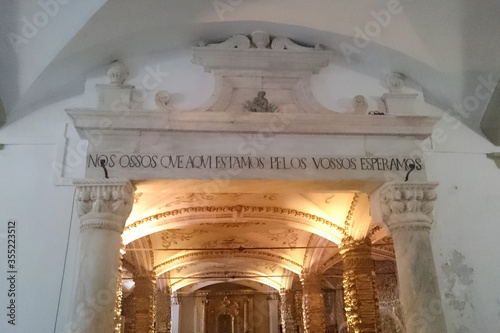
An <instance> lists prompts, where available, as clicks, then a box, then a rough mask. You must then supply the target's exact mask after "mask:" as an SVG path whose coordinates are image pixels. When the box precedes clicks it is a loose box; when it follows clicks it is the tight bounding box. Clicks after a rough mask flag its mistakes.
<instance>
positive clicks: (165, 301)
mask: <svg viewBox="0 0 500 333" xmlns="http://www.w3.org/2000/svg"><path fill="white" fill-rule="evenodd" d="M170 302H171V301H170V288H169V287H166V288H165V290H158V292H157V293H156V332H158V333H170V332H171V329H170V317H171V313H170V311H171V308H170V304H171V303H170Z"/></svg>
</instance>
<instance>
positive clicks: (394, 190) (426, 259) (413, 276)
mask: <svg viewBox="0 0 500 333" xmlns="http://www.w3.org/2000/svg"><path fill="white" fill-rule="evenodd" d="M436 186H437V183H412V182H397V183H396V182H394V183H386V184H384V185H383V186H382V187H381V188H379V189H378V190H377V191H376V192H374V193H373V194H372V196H371V197H370V201H371V211H372V217H373V219H374V220H375V222H377V223H379V224H381V225H384V226H385V227H386V228H387V229H388V230H389V233H390V234H391V236H392V238H393V241H394V250H395V252H396V263H397V270H398V280H399V292H400V298H401V304H402V307H403V313H404V319H405V325H406V330H407V332H408V333H416V332H419V333H420V332H426V333H430V332H432V333H434V332H435V333H441V332H447V330H446V324H445V318H444V315H443V310H442V303H441V297H440V292H439V286H438V281H437V276H436V266H435V263H434V256H433V254H432V247H431V240H430V229H431V224H432V222H433V214H432V212H433V209H434V201H435V200H436V193H435V191H434V189H435V188H436Z"/></svg>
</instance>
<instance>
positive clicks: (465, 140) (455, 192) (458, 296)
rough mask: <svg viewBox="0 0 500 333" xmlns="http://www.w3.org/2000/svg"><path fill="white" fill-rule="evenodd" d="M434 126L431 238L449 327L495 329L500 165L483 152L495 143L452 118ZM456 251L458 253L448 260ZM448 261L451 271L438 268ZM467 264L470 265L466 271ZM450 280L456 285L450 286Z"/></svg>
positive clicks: (499, 291) (429, 158)
mask: <svg viewBox="0 0 500 333" xmlns="http://www.w3.org/2000/svg"><path fill="white" fill-rule="evenodd" d="M446 119H448V120H447V121H446V120H441V121H440V122H439V123H438V124H437V125H436V126H435V129H436V133H439V135H435V136H434V140H433V141H434V147H433V149H431V150H429V152H428V153H426V154H424V156H425V160H426V165H427V171H428V175H429V177H430V179H431V180H435V181H438V182H439V183H440V185H439V187H438V188H437V193H438V200H437V203H436V206H435V218H436V222H435V224H434V229H433V231H432V243H433V249H434V256H435V260H436V266H437V267H436V268H437V273H438V277H439V284H440V288H441V290H442V297H443V295H444V294H445V293H448V292H450V291H451V294H452V295H453V297H454V299H455V300H457V301H464V304H463V309H461V306H455V307H454V306H453V305H452V304H451V303H450V301H451V300H452V298H450V296H448V297H443V301H444V304H445V311H446V318H447V325H448V330H449V332H497V331H498V325H499V323H500V285H499V284H498V281H499V280H500V268H499V266H498V264H497V263H498V253H499V250H500V244H499V241H498V235H500V224H499V223H498V218H499V216H500V205H499V204H498V193H499V191H498V184H500V170H499V169H498V168H497V167H496V166H495V163H494V162H493V160H490V159H488V158H487V157H486V153H489V152H493V151H498V148H497V147H494V146H493V145H491V144H489V143H488V142H487V141H486V140H485V139H483V138H481V137H480V136H479V135H477V134H476V133H474V132H472V131H471V130H469V129H468V128H466V127H464V126H463V125H459V126H458V122H457V121H456V119H451V118H446ZM454 251H457V252H458V253H460V254H461V255H462V256H463V258H462V259H460V260H453V259H452V258H453V253H454ZM446 265H450V266H451V268H452V271H454V272H455V274H456V275H455V274H449V273H448V274H447V272H446V271H445V270H444V269H443V266H444V267H445V268H446ZM469 268H472V269H473V272H472V273H471V274H470V276H468V275H467V272H469ZM466 277H469V278H466ZM452 281H454V283H455V285H454V286H453V288H451V289H450V287H451V286H452V283H453V282H452Z"/></svg>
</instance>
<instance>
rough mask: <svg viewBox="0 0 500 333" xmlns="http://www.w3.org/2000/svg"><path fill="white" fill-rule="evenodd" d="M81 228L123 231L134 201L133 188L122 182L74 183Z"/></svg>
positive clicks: (106, 180)
mask: <svg viewBox="0 0 500 333" xmlns="http://www.w3.org/2000/svg"><path fill="white" fill-rule="evenodd" d="M74 185H75V186H76V188H77V189H78V194H77V199H76V200H77V212H78V216H79V217H80V221H81V229H82V230H83V229H86V228H97V229H109V230H113V231H117V232H120V233H121V232H122V231H123V227H124V225H125V220H126V219H127V217H128V215H129V214H130V211H131V210H132V205H133V200H134V187H133V186H132V184H131V183H130V182H129V181H128V180H124V179H80V180H75V181H74Z"/></svg>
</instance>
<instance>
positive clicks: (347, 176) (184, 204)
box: [68, 36, 446, 333]
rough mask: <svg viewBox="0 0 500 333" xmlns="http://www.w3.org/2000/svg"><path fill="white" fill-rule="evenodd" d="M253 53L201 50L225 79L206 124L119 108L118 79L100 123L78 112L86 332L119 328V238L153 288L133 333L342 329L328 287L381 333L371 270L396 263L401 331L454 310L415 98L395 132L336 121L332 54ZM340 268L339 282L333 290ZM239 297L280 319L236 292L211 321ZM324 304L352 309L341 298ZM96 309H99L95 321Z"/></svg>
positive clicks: (393, 101)
mask: <svg viewBox="0 0 500 333" xmlns="http://www.w3.org/2000/svg"><path fill="white" fill-rule="evenodd" d="M261 37H262V36H261ZM245 38H247V39H248V37H245V36H239V37H236V38H232V39H231V40H229V41H227V42H225V43H223V45H222V46H214V47H200V48H195V50H194V61H195V62H196V63H199V64H201V65H203V66H204V67H205V69H206V70H212V71H213V72H214V73H215V75H216V90H215V93H214V96H213V98H212V99H211V101H210V105H209V106H207V107H206V108H205V109H204V110H203V111H199V110H198V111H190V112H180V111H175V110H171V109H169V108H168V107H166V108H163V109H162V110H155V111H151V110H131V109H128V108H126V109H125V110H123V109H120V110H115V109H113V105H114V104H113V103H114V101H116V99H117V98H118V99H119V100H120V101H123V98H122V97H123V96H130V92H131V89H132V88H131V87H130V86H126V85H124V84H123V80H122V79H120V78H121V77H122V76H121V74H123V73H120V71H123V68H122V67H121V66H117V64H114V65H113V67H112V69H113V70H112V71H111V74H112V75H110V77H111V79H112V83H111V84H109V85H107V86H106V85H102V86H101V87H100V89H101V95H102V96H101V99H100V101H101V105H100V107H99V109H97V110H95V109H88V110H82V109H75V110H70V111H68V113H69V114H70V116H71V117H72V118H73V121H74V123H75V127H76V128H77V130H78V131H79V132H80V134H81V135H82V137H83V138H86V139H88V140H89V141H90V146H89V151H88V155H87V169H86V177H87V178H86V179H83V180H80V181H76V182H75V185H76V186H77V188H78V190H79V196H78V214H79V216H80V219H81V223H82V224H81V225H82V228H81V252H80V253H81V257H80V265H79V270H80V275H79V278H80V280H81V281H80V283H79V284H78V288H77V291H76V295H77V296H76V302H75V309H74V313H75V314H74V321H75V322H76V323H77V325H78V326H79V327H81V328H82V329H83V330H84V331H99V330H100V331H102V330H103V328H104V329H105V330H107V331H111V330H112V329H113V326H114V319H113V316H114V315H117V312H115V311H114V309H115V305H116V302H115V297H114V295H115V290H116V286H117V281H118V280H119V279H118V277H117V276H118V269H119V266H120V257H119V249H120V238H121V237H122V238H123V243H124V245H125V252H126V253H125V255H124V257H123V266H124V268H125V269H126V271H127V274H128V276H131V277H132V279H133V280H134V282H135V287H134V288H136V290H141V293H140V294H139V293H136V295H134V297H135V301H134V302H132V303H133V305H134V306H135V308H133V310H131V311H129V312H130V313H131V314H132V315H133V316H135V317H134V318H135V319H134V321H133V323H131V325H133V326H134V327H135V328H134V329H135V331H136V332H145V331H152V330H154V329H155V328H154V327H155V326H156V330H157V331H158V332H169V331H171V332H176V333H184V332H193V331H194V332H199V333H208V332H210V331H209V329H211V330H213V327H214V325H215V327H216V329H217V330H220V329H222V330H227V329H228V326H227V325H228V323H229V317H228V316H230V317H231V325H232V326H231V327H232V328H231V329H232V330H233V331H234V332H235V333H256V332H270V333H275V332H276V333H277V332H278V329H279V326H280V321H281V327H282V330H283V331H284V332H287V333H288V332H294V331H296V330H297V326H298V327H299V331H301V332H302V331H303V332H308V333H313V332H314V333H317V332H323V331H325V330H327V329H332V327H335V325H337V329H339V328H340V326H342V325H343V324H344V322H343V321H342V318H339V317H338V316H337V315H336V313H337V312H335V310H334V311H333V312H332V313H333V317H332V318H329V319H328V320H327V318H326V316H325V296H324V289H325V288H324V287H325V286H330V287H331V289H333V290H336V289H339V288H338V287H336V285H337V286H338V284H339V283H338V281H339V279H340V278H341V279H342V290H343V294H344V296H343V298H342V302H343V307H344V308H345V310H346V317H347V318H346V323H347V326H348V327H349V330H350V331H353V332H354V331H356V330H358V331H363V332H377V331H380V317H379V315H378V303H377V301H376V299H375V289H376V288H375V285H376V280H375V279H374V275H373V273H374V271H375V270H376V266H377V265H376V264H375V263H374V259H375V260H379V261H381V260H383V259H384V260H392V261H394V259H396V261H397V269H398V277H399V283H400V291H401V302H402V305H403V310H404V311H403V316H402V317H403V319H404V321H405V323H406V325H407V327H406V329H407V331H408V332H418V329H419V327H416V326H415V325H416V324H415V323H418V322H419V321H418V320H415V318H416V319H419V318H421V316H423V315H424V314H422V311H424V312H425V311H426V309H428V308H429V307H434V306H435V305H436V304H440V300H439V299H440V298H439V290H438V286H437V281H436V275H435V268H434V263H433V257H432V250H431V248H430V241H429V237H428V232H429V229H430V224H431V223H432V209H433V203H434V201H435V199H436V197H435V194H434V191H433V189H434V187H435V186H436V184H434V183H428V182H427V181H426V175H425V166H424V163H423V160H422V158H421V154H420V152H419V151H418V150H416V149H414V147H415V145H414V143H415V141H418V140H422V139H424V138H425V137H427V136H428V135H430V133H431V130H432V126H433V124H434V122H435V121H436V120H435V119H432V118H429V117H423V116H414V115H408V114H407V112H409V110H411V108H412V107H411V106H410V104H411V103H409V104H408V101H410V102H411V98H412V96H406V95H405V94H402V93H401V92H397V91H394V92H393V93H391V94H387V96H385V98H386V100H387V101H388V102H387V103H388V104H387V105H388V106H389V105H390V106H391V108H388V110H389V114H385V115H383V117H382V116H380V115H377V114H375V115H374V114H338V113H334V112H333V111H330V110H326V109H325V108H324V107H321V106H320V105H318V103H317V102H315V101H314V99H313V98H312V94H310V86H309V81H308V79H309V77H310V75H311V74H312V73H314V72H317V71H318V70H319V68H321V67H322V66H325V64H326V63H327V62H328V59H329V53H328V52H326V51H320V50H317V49H310V48H304V47H299V46H294V44H293V43H292V42H291V41H290V40H288V39H280V40H279V41H280V42H282V43H283V45H284V46H283V47H282V48H280V47H279V45H281V44H279V45H278V44H277V45H278V46H276V45H275V44H274V43H272V44H271V45H275V46H273V47H271V48H267V47H264V48H263V49H262V50H258V48H257V49H255V48H254V49H249V48H250V46H248V45H250V44H248V43H250V42H249V41H248V43H246V42H245ZM247 44H248V45H247ZM254 44H256V43H254ZM256 45H257V44H256ZM266 45H267V44H266ZM226 46H229V47H228V48H226ZM248 66H250V67H251V68H249V67H248ZM400 84H401V82H396V83H395V84H394V86H395V87H398V86H400ZM261 91H266V92H267V94H266V95H263V94H261V93H260V92H261ZM254 95H255V96H258V97H255V98H262V97H263V96H266V98H269V99H270V101H268V103H267V104H266V105H268V106H269V105H271V107H270V109H269V110H267V107H266V112H256V111H254V110H253V108H252V106H253V103H257V102H258V101H254V100H252V99H251V98H250V97H251V96H254ZM161 97H162V95H161V94H160V95H158V99H159V100H160V102H161V100H162V99H161ZM413 98H414V97H413ZM247 99H248V102H245V101H246V100H247ZM125 100H126V98H125ZM167 102H168V101H167ZM167 102H165V103H167ZM165 103H163V104H165ZM245 103H246V104H245ZM405 103H407V104H405ZM242 104H243V105H244V106H245V105H246V108H245V107H243V109H242V107H241V105H242ZM161 105H162V104H161V103H159V107H162V106H161ZM259 105H260V104H259ZM394 105H396V106H397V108H396V107H394ZM163 106H166V105H163ZM392 107H394V109H393V108H392ZM398 111H401V112H402V113H403V114H402V115H399V114H398V115H396V113H397V112H398ZM391 112H393V113H394V114H391ZM405 113H406V114H405ZM103 124H106V126H103ZM95 138H99V142H98V144H94V143H95V142H93V141H95ZM129 180H134V181H132V182H130V181H129ZM387 232H389V233H390V234H391V235H392V237H393V239H394V252H393V251H392V248H393V247H392V245H391V244H387V242H386V241H387V238H386V236H387ZM122 233H123V234H122ZM120 236H121V237H120ZM415 267H417V268H419V270H418V272H417V271H415ZM329 271H330V274H331V275H332V276H333V277H335V278H336V279H333V278H332V280H331V281H328V280H325V279H324V276H323V275H324V273H325V272H329ZM339 272H340V273H339ZM421 272H425V273H424V274H422V273H421ZM227 282H231V283H236V284H237V285H239V286H241V287H242V288H241V290H244V291H245V292H247V291H251V292H253V293H255V295H258V294H260V295H261V296H262V295H265V305H260V306H256V304H255V303H256V302H255V301H250V299H255V298H250V297H246V298H245V297H243V298H238V301H236V300H235V299H231V297H232V296H233V295H232V294H231V292H228V291H227V290H224V291H223V294H221V295H219V296H221V297H222V300H218V301H215V303H216V304H217V306H215V307H214V306H213V302H211V301H214V299H212V300H211V299H210V298H207V295H211V293H213V292H214V290H213V288H211V286H213V285H221V284H224V283H227ZM200 292H201V294H200ZM203 293H206V294H203ZM224 293H226V294H224ZM243 294H244V293H243ZM193 295H194V296H193ZM230 296H231V297H230ZM190 297H193V298H190ZM224 297H225V298H224ZM255 297H257V296H255ZM155 299H156V305H154V304H155V303H154V302H153V300H155ZM169 299H172V300H173V302H172V303H169V302H168V300H169ZM327 299H328V300H330V301H332V300H333V302H335V304H338V303H339V295H338V294H336V293H333V296H332V295H330V296H329V297H327ZM89 301H91V302H94V303H95V302H99V304H100V305H102V311H101V312H99V313H98V314H97V313H91V314H89V313H87V312H86V309H87V308H88V302H89ZM121 301H122V300H121V299H120V298H118V303H120V302H121ZM101 303H102V304H101ZM251 303H252V304H251ZM187 304H189V306H187ZM118 305H120V304H118ZM153 305H154V306H153ZM155 307H156V308H157V309H160V311H155V310H154V308H155ZM188 308H191V312H190V314H189V315H188V313H187V312H186V309H188ZM327 308H328V309H329V310H331V309H332V308H334V306H332V304H330V303H329V304H328V307H327ZM337 308H338V307H337ZM257 309H265V311H262V312H261V313H260V314H261V319H260V320H261V321H262V322H264V323H265V324H262V325H267V327H266V329H265V330H264V328H261V329H260V330H259V329H258V328H257V327H256V325H257V324H256V323H257V319H258V318H257V314H256V312H257ZM169 315H171V316H172V317H171V318H169ZM186 318H188V319H186ZM241 318H243V320H240V319H241ZM333 318H335V320H334V319H333ZM425 318H427V322H426V325H427V327H431V328H432V329H430V330H429V331H435V332H444V331H446V328H445V327H444V319H443V317H442V314H437V315H436V314H435V315H433V317H432V318H431V317H429V316H426V317H425ZM429 318H431V319H429ZM183 320H186V321H183ZM170 322H171V323H172V325H170V324H169V323H170ZM240 322H242V324H241V325H240V324H239V323H240ZM129 324H130V323H129ZM126 325H127V324H126ZM412 325H413V326H415V327H413V326H412ZM262 327H264V326H262Z"/></svg>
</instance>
